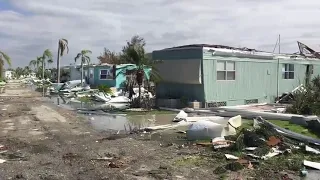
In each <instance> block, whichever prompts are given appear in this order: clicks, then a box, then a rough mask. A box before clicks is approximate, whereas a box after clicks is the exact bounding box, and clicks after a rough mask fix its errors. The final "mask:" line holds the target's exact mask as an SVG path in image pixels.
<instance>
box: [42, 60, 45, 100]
mask: <svg viewBox="0 0 320 180" xmlns="http://www.w3.org/2000/svg"><path fill="white" fill-rule="evenodd" d="M44 68H45V65H44V59H43V60H42V96H43V97H44V70H45V69H44Z"/></svg>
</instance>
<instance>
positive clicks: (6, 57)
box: [0, 51, 11, 66]
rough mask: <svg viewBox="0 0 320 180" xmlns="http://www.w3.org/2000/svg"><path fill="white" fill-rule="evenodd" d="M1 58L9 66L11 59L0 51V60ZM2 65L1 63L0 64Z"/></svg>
mask: <svg viewBox="0 0 320 180" xmlns="http://www.w3.org/2000/svg"><path fill="white" fill-rule="evenodd" d="M1 56H2V57H3V59H4V60H5V61H6V62H7V64H8V65H9V66H11V58H10V57H9V56H8V55H7V54H6V53H4V52H2V51H0V59H1ZM2 63H3V62H2Z"/></svg>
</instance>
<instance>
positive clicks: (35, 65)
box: [29, 56, 42, 71]
mask: <svg viewBox="0 0 320 180" xmlns="http://www.w3.org/2000/svg"><path fill="white" fill-rule="evenodd" d="M41 63H42V60H41V57H39V56H38V57H37V58H36V59H34V60H31V61H30V62H29V66H33V68H34V71H38V69H39V65H40V64H41Z"/></svg>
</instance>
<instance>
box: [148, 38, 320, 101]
mask: <svg viewBox="0 0 320 180" xmlns="http://www.w3.org/2000/svg"><path fill="white" fill-rule="evenodd" d="M152 56H153V59H157V60H162V63H160V64H159V65H158V67H157V68H158V70H159V73H160V75H161V76H162V79H163V81H162V82H161V83H159V84H158V85H157V98H158V99H182V98H184V99H187V100H188V101H198V102H201V104H202V107H214V106H232V105H242V104H250V103H263V102H266V103H270V102H274V100H275V98H276V97H277V96H278V95H281V94H282V93H284V92H290V91H292V90H293V89H294V88H295V87H297V86H299V85H300V84H304V83H305V78H306V74H311V77H314V76H316V75H318V74H319V73H320V59H317V58H311V57H309V58H307V57H305V56H301V55H297V54H273V53H267V52H261V51H256V50H254V49H247V48H246V49H240V48H232V47H227V46H217V45H203V44H201V45H187V46H180V47H174V48H168V49H163V50H159V51H154V52H153V54H152Z"/></svg>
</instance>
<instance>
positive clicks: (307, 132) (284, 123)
mask: <svg viewBox="0 0 320 180" xmlns="http://www.w3.org/2000/svg"><path fill="white" fill-rule="evenodd" d="M268 121H269V122H271V123H272V124H275V125H277V126H280V127H282V128H285V129H288V130H290V131H292V132H295V133H299V134H303V135H306V136H309V137H313V138H318V139H319V138H320V137H319V136H318V135H317V134H315V133H313V132H312V131H310V130H308V128H306V127H303V126H300V125H297V124H292V123H290V122H289V121H280V120H268Z"/></svg>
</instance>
